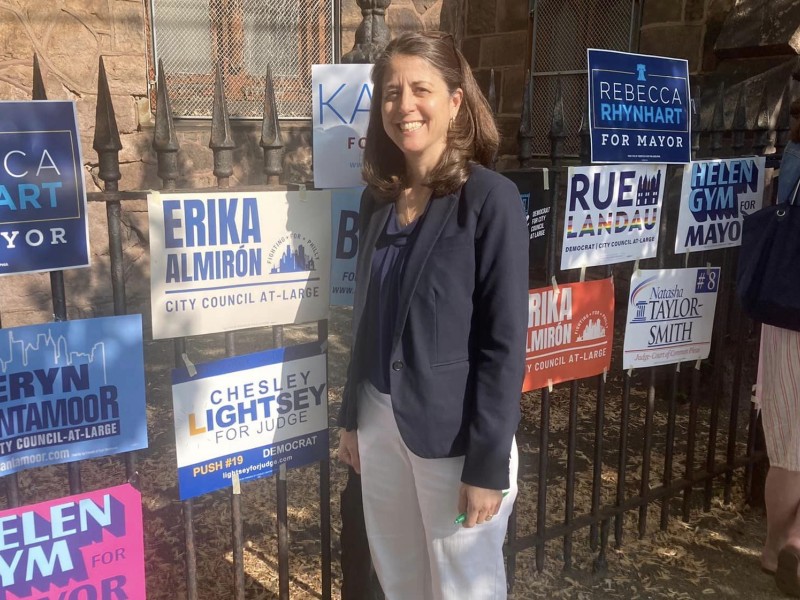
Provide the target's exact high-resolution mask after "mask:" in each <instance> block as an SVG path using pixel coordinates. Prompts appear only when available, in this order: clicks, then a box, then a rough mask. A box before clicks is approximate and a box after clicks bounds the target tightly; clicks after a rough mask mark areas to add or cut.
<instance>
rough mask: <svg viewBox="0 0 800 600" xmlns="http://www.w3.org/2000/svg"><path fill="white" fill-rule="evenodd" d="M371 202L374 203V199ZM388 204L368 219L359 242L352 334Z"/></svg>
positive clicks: (362, 310)
mask: <svg viewBox="0 0 800 600" xmlns="http://www.w3.org/2000/svg"><path fill="white" fill-rule="evenodd" d="M372 201H373V202H376V201H375V200H374V199H373V200H372ZM391 207H392V206H391V203H390V202H383V203H381V204H379V205H378V207H377V208H376V209H375V211H374V212H373V213H372V216H371V217H370V219H369V225H368V226H367V230H366V231H365V232H364V237H363V239H361V240H359V242H358V243H359V253H358V263H357V264H356V295H355V298H354V299H353V333H354V334H355V333H356V332H357V331H358V324H359V323H360V321H361V315H362V314H363V312H364V306H365V305H366V303H367V291H368V289H369V279H370V271H371V270H372V255H373V254H374V253H375V243H376V242H377V241H378V236H379V235H380V233H381V230H382V229H383V226H384V225H385V224H386V219H387V218H389V211H390V210H391Z"/></svg>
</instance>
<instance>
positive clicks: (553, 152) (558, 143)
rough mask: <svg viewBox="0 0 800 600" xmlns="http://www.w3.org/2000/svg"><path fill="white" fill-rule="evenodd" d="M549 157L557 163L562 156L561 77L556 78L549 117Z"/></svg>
mask: <svg viewBox="0 0 800 600" xmlns="http://www.w3.org/2000/svg"><path fill="white" fill-rule="evenodd" d="M548 137H549V138H550V157H551V158H552V160H553V164H554V165H555V164H557V163H558V162H559V161H560V159H561V158H562V156H563V149H564V138H566V137H567V134H566V126H565V122H564V95H563V93H562V89H561V78H560V77H559V78H558V79H557V80H556V99H555V101H554V102H553V116H552V118H551V119H550V133H549V134H548Z"/></svg>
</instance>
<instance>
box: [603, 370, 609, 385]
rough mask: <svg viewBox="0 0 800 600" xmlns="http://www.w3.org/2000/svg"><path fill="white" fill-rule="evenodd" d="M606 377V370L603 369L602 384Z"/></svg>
mask: <svg viewBox="0 0 800 600" xmlns="http://www.w3.org/2000/svg"><path fill="white" fill-rule="evenodd" d="M606 375H608V369H603V383H605V382H606Z"/></svg>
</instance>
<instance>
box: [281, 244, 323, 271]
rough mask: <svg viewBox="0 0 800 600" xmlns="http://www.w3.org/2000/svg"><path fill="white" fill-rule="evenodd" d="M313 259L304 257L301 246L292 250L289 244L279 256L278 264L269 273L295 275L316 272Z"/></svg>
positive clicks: (303, 248) (304, 251) (303, 249)
mask: <svg viewBox="0 0 800 600" xmlns="http://www.w3.org/2000/svg"><path fill="white" fill-rule="evenodd" d="M316 270H317V269H316V266H315V264H314V257H313V256H310V255H309V256H307V255H306V249H305V246H303V244H299V245H298V246H297V250H293V249H292V246H291V244H286V250H284V252H283V254H282V255H281V257H280V259H279V261H278V264H277V265H276V266H274V267H272V270H271V271H270V273H297V272H300V271H316Z"/></svg>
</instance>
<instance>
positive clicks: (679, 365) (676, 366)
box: [675, 363, 681, 373]
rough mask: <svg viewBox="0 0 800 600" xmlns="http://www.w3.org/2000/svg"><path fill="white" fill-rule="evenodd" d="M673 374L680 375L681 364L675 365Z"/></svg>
mask: <svg viewBox="0 0 800 600" xmlns="http://www.w3.org/2000/svg"><path fill="white" fill-rule="evenodd" d="M675 372H676V373H680V372H681V363H675Z"/></svg>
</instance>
